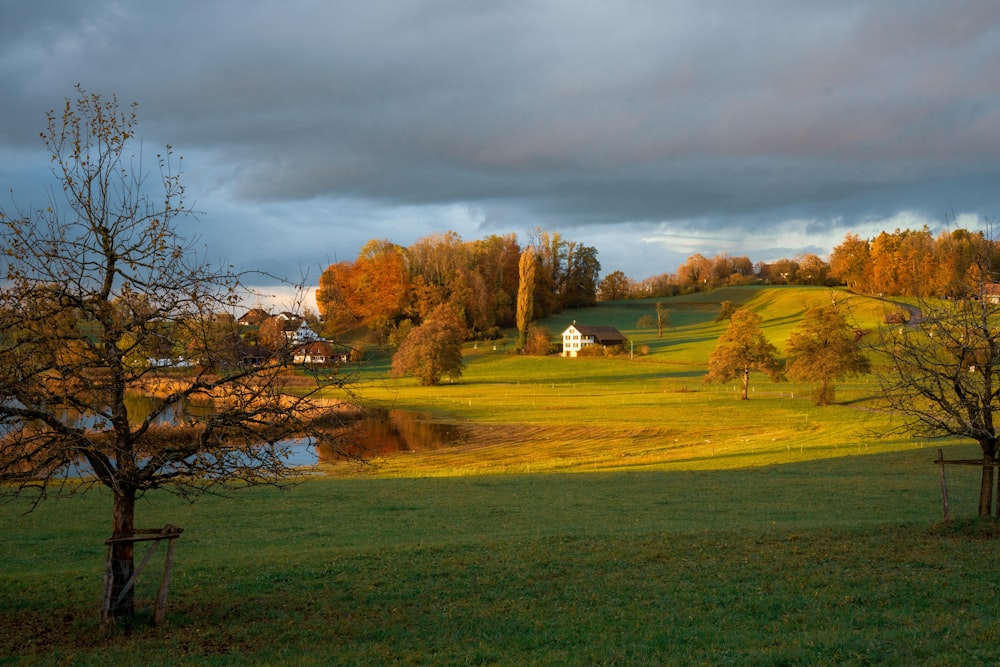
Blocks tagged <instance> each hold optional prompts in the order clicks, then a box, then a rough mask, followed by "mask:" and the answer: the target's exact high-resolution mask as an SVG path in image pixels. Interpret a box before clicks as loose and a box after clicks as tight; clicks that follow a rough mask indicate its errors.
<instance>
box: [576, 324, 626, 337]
mask: <svg viewBox="0 0 1000 667" xmlns="http://www.w3.org/2000/svg"><path fill="white" fill-rule="evenodd" d="M571 326H572V327H573V328H574V329H576V330H577V331H579V332H580V334H581V335H583V336H593V337H594V340H599V341H624V340H625V334H623V333H622V332H621V331H619V330H618V329H617V328H615V327H613V326H609V325H604V324H596V325H591V324H577V323H576V322H574V323H573V324H572V325H571ZM567 331H568V329H567Z"/></svg>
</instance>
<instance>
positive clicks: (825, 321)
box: [786, 305, 871, 405]
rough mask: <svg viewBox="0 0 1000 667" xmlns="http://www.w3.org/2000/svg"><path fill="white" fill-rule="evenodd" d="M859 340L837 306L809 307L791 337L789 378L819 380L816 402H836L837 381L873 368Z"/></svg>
mask: <svg viewBox="0 0 1000 667" xmlns="http://www.w3.org/2000/svg"><path fill="white" fill-rule="evenodd" d="M859 341H860V336H859V333H858V332H856V331H855V330H854V329H853V328H852V327H851V326H850V325H848V323H847V320H846V319H845V318H844V315H843V314H842V313H841V312H840V309H839V308H838V307H837V306H836V305H830V306H818V307H815V308H810V309H809V310H807V311H806V313H805V316H804V317H803V319H802V322H801V323H800V324H799V326H798V327H796V329H795V330H794V331H792V334H791V336H790V337H789V339H788V346H787V353H788V361H787V367H786V372H787V374H788V377H790V378H791V379H793V380H800V381H804V382H816V383H818V385H817V387H816V389H815V391H814V392H813V394H812V398H813V402H814V403H815V404H816V405H829V404H831V403H833V401H834V384H833V383H834V381H835V380H842V379H844V378H847V377H851V376H855V375H862V374H864V373H868V372H869V371H870V370H871V363H870V362H869V360H868V357H866V356H865V354H864V352H862V351H861V347H860V343H859Z"/></svg>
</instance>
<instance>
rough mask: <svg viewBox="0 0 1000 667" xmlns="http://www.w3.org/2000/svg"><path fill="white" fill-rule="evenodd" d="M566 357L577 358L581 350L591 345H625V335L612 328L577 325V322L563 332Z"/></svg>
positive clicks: (564, 354) (563, 353)
mask: <svg viewBox="0 0 1000 667" xmlns="http://www.w3.org/2000/svg"><path fill="white" fill-rule="evenodd" d="M562 340H563V351H562V356H564V357H575V356H576V355H577V354H578V353H579V352H580V350H582V349H583V348H585V347H588V346H590V345H601V346H603V347H608V346H611V345H624V344H625V335H624V334H623V333H622V332H621V331H619V330H618V329H616V328H615V327H612V326H603V325H601V326H591V325H587V324H577V323H576V321H574V322H573V324H571V325H569V326H568V327H567V328H566V331H563V332H562Z"/></svg>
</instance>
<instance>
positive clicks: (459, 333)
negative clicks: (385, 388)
mask: <svg viewBox="0 0 1000 667" xmlns="http://www.w3.org/2000/svg"><path fill="white" fill-rule="evenodd" d="M464 340H465V326H464V324H463V322H462V317H461V315H459V313H458V310H457V309H456V308H455V306H453V305H452V304H450V303H443V304H441V305H439V306H437V307H436V308H435V309H434V310H433V311H432V312H431V313H429V314H428V316H427V317H426V318H425V319H424V322H423V324H421V325H420V326H418V327H415V328H414V329H413V330H411V331H410V334H409V335H408V336H407V337H406V340H404V341H403V343H402V344H401V345H400V346H399V350H397V352H396V354H395V355H393V357H392V374H393V376H395V377H403V376H412V377H415V378H417V379H418V380H419V381H420V384H422V385H425V386H430V385H436V384H439V383H440V382H441V378H442V377H444V376H446V375H447V376H450V377H452V378H457V377H460V376H461V375H462V368H463V367H464V365H465V362H464V360H463V359H462V342H463V341H464Z"/></svg>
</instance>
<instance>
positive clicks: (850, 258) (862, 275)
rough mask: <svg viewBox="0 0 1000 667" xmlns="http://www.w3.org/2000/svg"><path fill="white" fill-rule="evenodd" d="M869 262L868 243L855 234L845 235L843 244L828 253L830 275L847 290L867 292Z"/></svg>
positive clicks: (869, 279)
mask: <svg viewBox="0 0 1000 667" xmlns="http://www.w3.org/2000/svg"><path fill="white" fill-rule="evenodd" d="M870 260H871V253H870V248H869V245H868V241H866V240H864V239H862V238H861V237H859V236H858V235H857V234H847V236H845V237H844V240H843V242H842V243H841V244H840V245H838V246H837V247H835V248H834V249H833V251H832V252H831V253H830V275H831V276H832V277H833V278H835V279H837V280H840V281H842V282H843V283H844V284H845V285H847V287H848V289H852V290H855V291H858V292H865V291H869V286H870V284H871V278H870V277H869V273H870V270H871V261H870Z"/></svg>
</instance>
